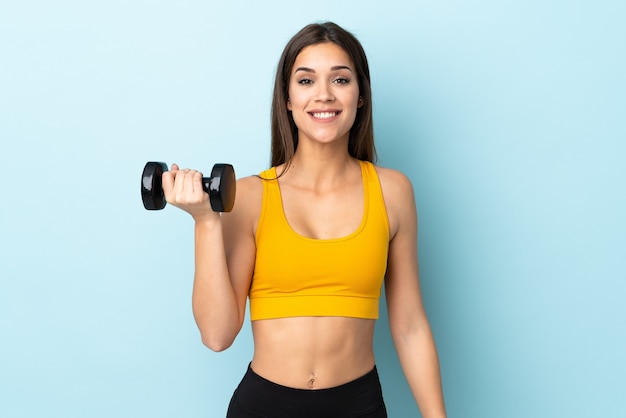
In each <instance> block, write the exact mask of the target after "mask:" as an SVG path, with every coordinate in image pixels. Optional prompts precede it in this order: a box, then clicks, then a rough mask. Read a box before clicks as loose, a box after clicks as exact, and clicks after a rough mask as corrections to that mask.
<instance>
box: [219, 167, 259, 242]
mask: <svg viewBox="0 0 626 418" xmlns="http://www.w3.org/2000/svg"><path fill="white" fill-rule="evenodd" d="M263 181H264V180H262V179H261V178H260V177H258V176H247V177H242V178H239V179H237V186H236V191H235V205H234V207H233V210H232V212H230V213H224V214H223V215H222V220H223V221H225V222H226V223H229V224H233V223H234V224H237V225H238V226H239V227H245V228H246V229H249V230H250V231H254V230H255V228H256V222H257V220H258V218H259V215H260V213H261V204H262V200H263Z"/></svg>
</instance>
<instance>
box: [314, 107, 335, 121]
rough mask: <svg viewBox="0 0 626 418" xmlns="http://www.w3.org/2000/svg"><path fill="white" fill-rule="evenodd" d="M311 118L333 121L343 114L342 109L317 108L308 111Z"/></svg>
mask: <svg viewBox="0 0 626 418" xmlns="http://www.w3.org/2000/svg"><path fill="white" fill-rule="evenodd" d="M307 113H308V114H309V116H310V117H311V119H313V120H314V121H316V122H331V121H333V120H335V119H337V117H338V116H339V115H341V110H337V109H315V110H311V111H309V112H307Z"/></svg>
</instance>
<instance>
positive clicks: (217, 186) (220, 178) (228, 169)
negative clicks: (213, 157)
mask: <svg viewBox="0 0 626 418" xmlns="http://www.w3.org/2000/svg"><path fill="white" fill-rule="evenodd" d="M203 181H204V185H203V186H204V190H205V191H206V192H207V193H208V194H209V201H210V202H211V208H212V209H213V210H214V211H216V212H230V211H231V210H232V209H233V206H234V204H235V194H236V184H237V180H236V179H235V169H234V168H233V166H232V165H230V164H215V165H214V166H213V169H212V170H211V177H210V178H209V179H207V178H204V179H203Z"/></svg>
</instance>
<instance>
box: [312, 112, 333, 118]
mask: <svg viewBox="0 0 626 418" xmlns="http://www.w3.org/2000/svg"><path fill="white" fill-rule="evenodd" d="M338 114H339V112H311V116H313V117H314V118H315V119H332V118H334V117H335V116H337V115H338Z"/></svg>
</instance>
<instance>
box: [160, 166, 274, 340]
mask: <svg viewBox="0 0 626 418" xmlns="http://www.w3.org/2000/svg"><path fill="white" fill-rule="evenodd" d="M260 181H261V180H260V179H258V178H256V177H248V178H244V179H240V180H239V181H238V182H237V193H236V197H235V205H234V208H233V210H232V211H231V212H229V213H224V214H222V215H221V216H220V214H219V213H216V212H213V211H212V210H211V207H210V204H209V202H208V195H207V194H206V193H205V192H204V191H203V190H202V174H201V173H199V172H197V171H190V170H179V169H178V166H176V165H172V170H171V171H168V172H165V173H163V190H164V192H165V196H166V199H167V201H168V203H170V204H172V205H174V206H177V207H179V208H180V209H182V210H184V211H186V212H188V213H189V214H190V215H191V216H192V217H193V219H194V221H195V226H194V235H195V275H194V285H193V297H192V306H193V313H194V318H195V320H196V324H197V325H198V329H199V330H200V334H201V337H202V342H203V343H204V344H205V345H206V346H207V347H209V348H210V349H211V350H214V351H222V350H225V349H227V348H228V347H230V346H231V344H232V343H233V341H234V340H235V337H236V336H237V334H238V333H239V331H240V330H241V327H242V325H243V321H244V317H245V309H246V298H247V294H248V290H249V288H250V282H251V280H252V273H253V271H254V260H255V255H256V245H255V241H254V231H255V228H256V222H257V219H258V215H259V213H260V204H261V193H262V185H261V184H260Z"/></svg>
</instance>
